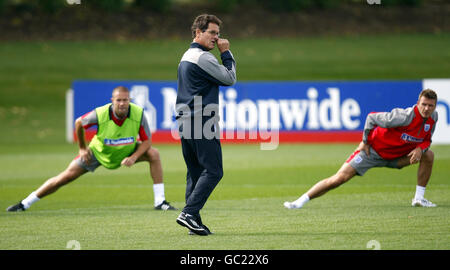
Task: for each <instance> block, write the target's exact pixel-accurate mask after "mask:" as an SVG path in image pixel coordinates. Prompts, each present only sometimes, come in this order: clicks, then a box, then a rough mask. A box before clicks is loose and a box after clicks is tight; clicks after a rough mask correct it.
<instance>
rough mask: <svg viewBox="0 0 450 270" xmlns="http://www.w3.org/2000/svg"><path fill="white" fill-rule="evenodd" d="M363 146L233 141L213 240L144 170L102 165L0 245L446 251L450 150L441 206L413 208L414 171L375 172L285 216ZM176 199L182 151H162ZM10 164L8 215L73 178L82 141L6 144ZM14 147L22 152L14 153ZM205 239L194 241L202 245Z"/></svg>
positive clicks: (8, 224) (24, 215)
mask: <svg viewBox="0 0 450 270" xmlns="http://www.w3.org/2000/svg"><path fill="white" fill-rule="evenodd" d="M354 147H355V146H354V145H349V144H342V145H340V144H332V145H281V146H280V147H279V148H278V149H277V150H275V151H261V150H259V147H258V145H224V147H223V154H224V168H225V176H224V178H223V180H222V181H221V182H220V183H219V185H218V186H217V188H216V189H215V191H214V192H213V194H212V195H211V197H210V199H209V200H208V202H207V204H206V206H205V208H204V209H203V210H202V217H203V220H204V222H205V223H206V224H207V225H208V226H210V228H211V229H213V231H214V232H215V234H214V235H212V236H209V237H198V236H189V235H188V234H187V230H186V229H185V228H182V227H180V226H179V225H177V224H176V223H175V219H176V217H177V215H178V213H179V211H170V212H159V211H155V210H153V209H152V207H153V205H152V202H153V191H152V185H151V180H150V178H149V175H148V168H147V165H146V164H137V165H136V166H135V167H134V168H121V169H118V170H115V171H109V170H107V169H104V168H99V169H98V170H97V171H96V172H95V173H89V174H87V175H85V176H83V177H81V178H80V179H78V180H77V181H75V182H73V183H71V184H69V185H67V186H65V187H63V188H61V189H60V190H59V191H58V192H56V193H55V194H53V195H51V196H49V197H47V198H44V199H43V200H41V201H40V202H38V203H36V204H35V205H33V207H32V208H31V209H30V210H28V211H26V212H21V213H7V212H4V211H3V210H2V211H0V226H1V228H2V229H1V230H0V239H1V241H0V249H61V250H62V249H66V244H67V242H68V241H70V240H77V241H79V242H80V245H81V248H82V249H158V250H159V249H177V250H178V249H181V250H185V249H187V250H192V249H327V250H328V249H331V250H334V249H352V250H353V249H362V250H363V249H367V248H366V245H367V242H369V241H370V240H376V241H378V242H379V243H380V245H381V249H383V250H389V249H402V250H403V249H406V250H415V249H448V248H449V246H448V243H449V241H450V230H449V227H448V220H449V217H450V215H449V213H450V211H449V208H450V200H449V198H450V186H449V184H448V181H447V180H448V175H450V166H449V164H450V147H449V146H434V147H433V151H434V152H435V153H436V162H435V166H434V174H433V176H432V180H431V182H430V184H429V186H428V188H427V192H426V197H427V198H429V199H431V200H432V201H433V202H435V203H437V204H438V205H439V206H438V207H437V208H432V209H424V208H413V207H411V206H410V200H411V198H412V197H413V195H414V191H415V177H416V176H415V175H416V170H417V165H416V166H411V167H407V168H405V169H403V170H392V169H373V170H371V171H369V172H368V173H367V174H366V175H365V176H364V177H356V178H354V179H353V180H351V181H350V182H348V183H346V184H345V185H343V186H341V187H339V188H338V189H335V190H333V191H331V192H329V193H328V194H326V195H325V196H323V197H321V198H318V199H316V200H312V201H311V202H309V203H308V204H307V205H306V206H305V208H303V209H301V210H287V209H284V207H283V205H282V204H283V202H284V201H286V200H294V199H296V198H297V197H298V196H300V195H301V194H302V193H303V192H305V191H306V190H307V189H308V188H309V187H310V186H311V185H313V184H314V183H316V182H317V181H318V180H320V179H322V178H324V177H327V176H329V175H330V174H332V173H334V172H335V171H336V170H337V169H338V168H339V167H340V165H341V163H342V162H343V161H344V160H345V159H346V157H347V156H348V155H349V154H350V153H351V152H352V151H353V148H354ZM158 148H159V150H160V151H161V155H162V160H163V167H164V170H165V186H166V196H167V199H168V200H169V201H171V202H172V203H173V204H174V205H175V206H177V207H183V205H184V203H183V200H184V188H185V180H184V176H185V166H184V162H183V160H182V155H181V149H180V146H178V145H173V146H169V145H160V146H158ZM5 150H6V151H5V152H9V150H11V152H12V153H2V154H1V155H0V164H2V174H1V175H0V207H1V208H2V209H5V208H6V207H7V206H8V205H10V204H13V203H15V202H17V201H18V200H19V199H21V198H23V197H24V196H26V195H28V194H29V193H30V192H31V191H33V190H34V189H36V188H37V187H38V186H39V185H40V184H41V183H43V181H44V180H46V179H47V178H49V177H51V176H53V175H55V174H56V173H58V172H59V171H61V170H63V169H64V168H65V167H66V165H67V164H68V163H69V162H70V160H71V159H72V158H73V156H74V155H75V153H76V147H75V146H72V145H55V146H53V147H49V148H48V149H47V148H46V147H37V148H36V149H29V148H26V147H23V148H20V147H19V148H16V147H6V149H5ZM13 150H14V151H13ZM193 239H195V241H193Z"/></svg>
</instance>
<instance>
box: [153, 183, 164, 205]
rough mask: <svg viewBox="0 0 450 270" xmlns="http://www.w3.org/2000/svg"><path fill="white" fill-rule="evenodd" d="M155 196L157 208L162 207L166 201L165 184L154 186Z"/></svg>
mask: <svg viewBox="0 0 450 270" xmlns="http://www.w3.org/2000/svg"><path fill="white" fill-rule="evenodd" d="M153 195H154V197H155V206H158V205H160V204H161V203H162V202H163V201H164V200H165V199H166V198H165V196H164V183H160V184H153Z"/></svg>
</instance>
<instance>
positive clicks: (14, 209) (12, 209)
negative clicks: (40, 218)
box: [6, 202, 26, 212]
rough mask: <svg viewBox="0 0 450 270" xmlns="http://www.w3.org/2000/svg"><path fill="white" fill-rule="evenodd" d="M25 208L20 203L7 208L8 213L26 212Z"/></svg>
mask: <svg viewBox="0 0 450 270" xmlns="http://www.w3.org/2000/svg"><path fill="white" fill-rule="evenodd" d="M25 210H26V209H25V207H24V206H23V204H22V202H19V203H17V204H15V205H11V206H10V207H8V208H6V211H8V212H19V211H25Z"/></svg>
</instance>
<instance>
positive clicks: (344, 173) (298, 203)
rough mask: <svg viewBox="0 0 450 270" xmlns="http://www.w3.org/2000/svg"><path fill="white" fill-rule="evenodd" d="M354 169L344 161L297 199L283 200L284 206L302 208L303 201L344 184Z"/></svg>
mask: <svg viewBox="0 0 450 270" xmlns="http://www.w3.org/2000/svg"><path fill="white" fill-rule="evenodd" d="M355 174H356V171H355V169H354V168H353V167H352V166H350V165H349V164H348V163H344V165H342V167H341V168H340V169H339V171H338V172H337V173H336V174H335V175H333V176H331V177H328V178H326V179H323V180H321V181H319V182H318V183H317V184H315V185H314V186H313V187H312V188H311V189H310V190H308V192H306V193H305V194H303V195H302V196H300V198H298V199H297V200H295V201H293V202H284V207H286V208H288V209H298V208H302V207H303V205H304V204H305V203H307V202H308V201H309V200H312V199H314V198H317V197H320V196H322V195H323V194H325V193H327V192H328V191H330V190H332V189H334V188H337V187H338V186H340V185H342V184H344V183H345V182H347V181H348V180H350V179H351V178H352V177H353V176H355Z"/></svg>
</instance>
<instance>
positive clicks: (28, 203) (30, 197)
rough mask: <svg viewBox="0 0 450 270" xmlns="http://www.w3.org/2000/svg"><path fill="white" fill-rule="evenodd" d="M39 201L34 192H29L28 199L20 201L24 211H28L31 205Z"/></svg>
mask: <svg viewBox="0 0 450 270" xmlns="http://www.w3.org/2000/svg"><path fill="white" fill-rule="evenodd" d="M39 200H40V199H39V198H38V197H37V196H36V191H34V192H31V194H30V195H28V197H26V198H25V199H24V200H22V204H23V207H24V208H25V209H28V208H30V206H31V205H32V204H33V203H35V202H37V201H39Z"/></svg>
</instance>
